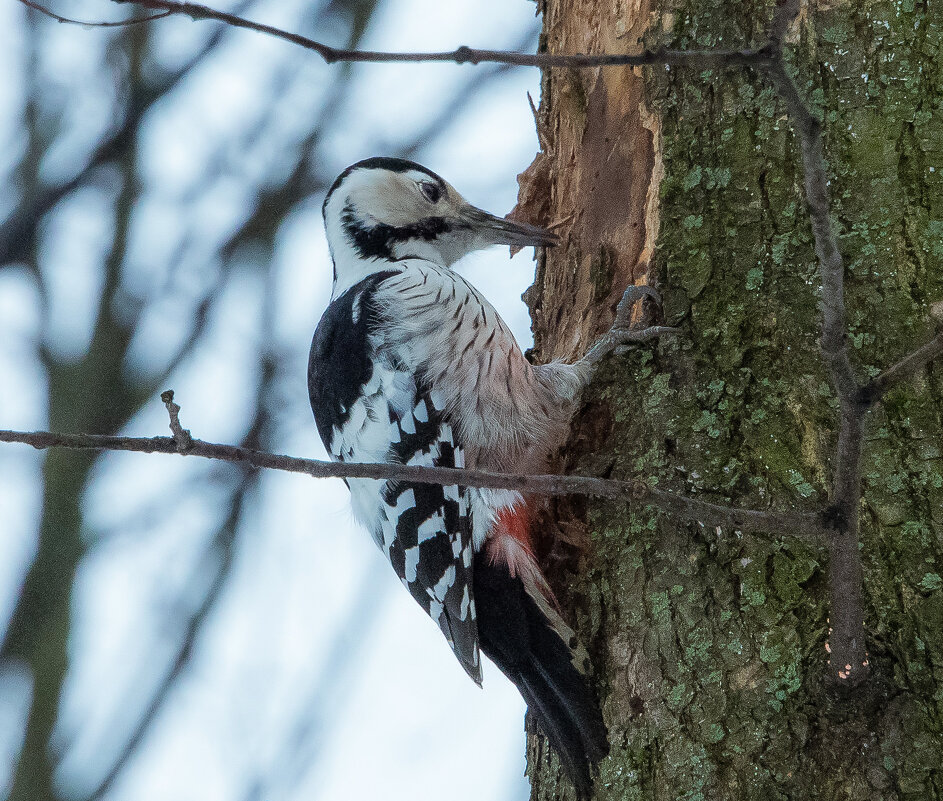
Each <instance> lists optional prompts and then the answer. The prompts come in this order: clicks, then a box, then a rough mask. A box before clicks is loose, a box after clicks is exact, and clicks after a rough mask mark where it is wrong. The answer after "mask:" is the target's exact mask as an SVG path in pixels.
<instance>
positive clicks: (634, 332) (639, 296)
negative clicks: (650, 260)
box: [582, 284, 681, 367]
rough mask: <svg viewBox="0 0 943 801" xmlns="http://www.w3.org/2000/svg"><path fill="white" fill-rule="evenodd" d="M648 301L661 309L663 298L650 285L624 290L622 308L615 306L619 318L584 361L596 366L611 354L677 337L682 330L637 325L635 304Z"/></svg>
mask: <svg viewBox="0 0 943 801" xmlns="http://www.w3.org/2000/svg"><path fill="white" fill-rule="evenodd" d="M645 298H650V299H651V300H653V301H654V302H655V303H657V304H658V305H659V306H660V305H661V295H659V294H658V293H657V292H656V291H655V290H654V289H652V288H651V287H650V286H638V285H636V284H631V285H630V286H629V287H628V289H626V290H625V293H624V294H623V295H622V300H620V301H619V305H618V306H617V307H616V319H615V320H613V322H612V327H611V328H610V329H609V331H607V332H606V334H604V335H603V336H602V337H601V338H600V340H599V341H598V342H597V343H596V344H595V345H593V347H592V348H590V350H589V353H587V354H586V355H585V356H584V357H583V359H582V361H583V362H585V363H587V364H589V365H590V366H591V367H595V366H596V364H598V363H599V362H600V361H601V360H602V359H604V358H605V357H606V356H608V355H609V354H610V353H614V354H616V355H621V354H623V353H625V352H626V351H628V350H630V349H631V348H632V346H634V345H637V344H639V343H640V342H648V341H649V340H652V339H657V338H658V337H660V336H662V335H663V334H677V333H678V332H680V330H681V329H680V328H672V327H671V326H667V325H652V326H648V327H646V328H641V327H639V326H638V325H636V324H634V323H633V322H632V313H633V311H634V309H635V304H637V303H639V302H641V301H643V300H644V299H645Z"/></svg>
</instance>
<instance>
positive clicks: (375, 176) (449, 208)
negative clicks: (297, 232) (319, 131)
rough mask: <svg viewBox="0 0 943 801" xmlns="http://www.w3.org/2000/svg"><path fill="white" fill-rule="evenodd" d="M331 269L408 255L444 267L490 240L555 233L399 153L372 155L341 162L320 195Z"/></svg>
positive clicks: (538, 240)
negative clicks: (503, 213) (478, 201)
mask: <svg viewBox="0 0 943 801" xmlns="http://www.w3.org/2000/svg"><path fill="white" fill-rule="evenodd" d="M323 212H324V225H325V228H326V229H327V241H328V245H329V246H330V248H331V255H332V257H333V258H334V263H335V269H339V268H341V267H342V266H343V264H344V263H347V262H348V261H349V260H350V259H355V260H358V261H361V262H362V261H365V260H366V261H370V260H381V261H382V260H385V261H392V260H395V259H402V258H406V257H409V256H415V257H418V258H422V259H427V260H429V261H433V262H435V263H436V264H440V265H442V266H444V267H448V266H450V265H451V264H453V263H454V262H456V261H458V260H459V259H460V258H462V256H464V255H466V254H467V253H471V252H472V251H475V250H480V249H481V248H485V247H488V246H489V245H514V246H517V247H525V246H527V245H552V244H553V243H554V242H556V240H557V237H556V236H555V235H554V234H552V233H550V232H549V231H547V230H545V229H543V228H538V227H536V226H533V225H527V224H526V223H519V222H513V221H511V220H506V219H504V218H503V217H497V216H495V215H494V214H489V213H488V212H486V211H483V210H482V209H479V208H476V207H475V206H472V205H471V204H470V203H468V202H467V201H466V200H465V199H464V198H463V197H462V196H461V195H460V194H459V193H458V192H457V191H456V190H455V188H454V187H453V186H452V185H451V184H449V183H447V182H446V181H443V180H442V179H441V178H440V177H439V176H438V175H436V174H435V173H434V172H432V171H431V170H427V169H426V168H425V167H423V166H422V165H420V164H416V163H415V162H412V161H406V160H405V159H394V158H382V157H378V158H371V159H366V160H365V161H359V162H357V163H356V164H354V165H352V166H350V167H348V168H347V169H346V170H344V171H343V172H342V173H341V174H340V175H339V176H338V177H337V180H336V181H334V184H333V186H331V188H330V190H329V191H328V193H327V197H325V199H324V208H323Z"/></svg>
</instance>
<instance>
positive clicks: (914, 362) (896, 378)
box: [858, 331, 943, 406]
mask: <svg viewBox="0 0 943 801" xmlns="http://www.w3.org/2000/svg"><path fill="white" fill-rule="evenodd" d="M939 356H943V331H940V333H939V334H937V335H936V336H935V337H934V338H933V339H931V340H930V341H929V342H928V343H927V344H926V345H924V346H923V347H921V348H917V350H915V351H914V352H913V353H910V354H908V355H907V356H904V358H903V359H901V360H900V361H899V362H897V363H896V364H893V365H891V366H890V367H888V368H887V369H886V370H885V371H884V372H883V373H881V374H880V375H879V376H878V377H877V378H874V379H872V380H871V381H869V382H868V383H867V384H865V385H864V386H863V387H861V390H860V391H859V393H858V402H859V403H860V404H861V405H863V406H873V405H874V404H875V403H877V402H878V401H879V400H880V399H881V398H883V397H884V395H885V394H886V393H887V391H888V390H889V389H893V388H894V387H895V386H897V385H898V384H899V383H901V382H902V381H904V380H906V379H908V378H910V377H911V376H912V375H914V374H915V373H916V372H917V371H918V370H920V369H921V368H922V367H926V366H927V365H928V364H929V363H930V362H932V361H933V360H934V359H936V358H937V357H939Z"/></svg>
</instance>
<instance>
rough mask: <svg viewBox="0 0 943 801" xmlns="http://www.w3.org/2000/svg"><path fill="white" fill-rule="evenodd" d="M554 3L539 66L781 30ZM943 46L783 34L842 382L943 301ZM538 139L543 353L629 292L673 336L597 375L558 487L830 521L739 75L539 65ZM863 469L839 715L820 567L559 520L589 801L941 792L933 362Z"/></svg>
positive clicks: (754, 109) (750, 15)
mask: <svg viewBox="0 0 943 801" xmlns="http://www.w3.org/2000/svg"><path fill="white" fill-rule="evenodd" d="M545 5H546V8H545V36H544V43H545V45H546V46H548V47H549V49H551V50H555V51H564V50H565V51H578V50H589V51H594V52H599V51H603V50H605V51H611V52H632V51H633V50H635V49H638V47H639V46H640V45H639V43H638V41H637V40H638V38H639V37H642V38H643V40H644V43H645V44H648V45H656V44H666V45H668V46H671V47H678V48H689V49H690V48H706V47H734V48H736V47H742V46H744V45H748V44H759V43H761V42H762V41H763V30H764V28H765V26H766V24H767V22H768V20H769V18H770V15H771V4H770V3H750V2H736V1H735V0H715V1H714V2H709V3H704V2H696V1H695V0H689V1H688V2H663V0H651V2H650V3H649V2H645V0H638V2H632V3H629V2H617V3H612V2H611V0H607V2H600V0H548V2H547V3H546V4H545ZM941 39H943V10H941V9H939V8H938V7H935V6H934V7H932V8H931V7H930V4H929V3H927V2H923V3H921V2H919V0H899V2H862V3H857V4H854V3H850V2H828V3H826V2H819V3H818V4H815V3H813V4H811V5H810V6H809V7H808V8H806V9H804V11H803V14H802V16H801V18H800V21H799V23H798V24H797V25H795V26H794V27H793V29H792V30H791V31H790V39H789V45H788V50H789V52H790V53H791V57H792V58H793V60H794V63H795V65H796V68H797V70H798V83H799V87H800V90H801V91H802V93H803V94H804V96H806V97H807V98H809V99H810V101H811V102H812V104H813V106H814V108H815V110H816V111H817V113H819V114H821V117H822V119H823V121H824V125H825V136H826V146H827V157H828V159H829V163H830V167H831V170H832V186H831V189H832V193H833V220H834V224H835V226H836V230H837V231H838V233H839V237H840V246H841V248H842V251H843V255H844V257H845V259H846V268H847V269H846V291H847V303H848V319H849V328H850V332H849V333H850V337H851V344H852V346H853V347H852V357H853V360H854V364H855V366H856V369H857V370H858V375H859V378H860V379H866V378H868V377H870V376H873V375H875V374H876V373H877V372H879V371H880V370H881V369H882V368H883V367H885V366H887V365H888V364H889V363H891V362H893V361H895V360H896V359H897V358H899V357H900V356H902V355H904V354H905V353H907V352H909V351H910V350H912V349H913V348H914V347H916V346H917V345H919V344H922V343H923V342H924V341H926V340H927V339H928V338H929V337H930V336H931V334H932V331H933V327H934V322H933V319H932V316H931V314H930V308H931V306H932V304H933V303H934V302H938V301H940V300H941V299H943V244H941V242H943V62H941V59H940V45H941ZM541 128H542V133H543V139H544V141H545V142H546V148H545V153H544V154H542V155H541V156H540V157H539V158H538V160H537V161H536V162H535V164H534V165H533V167H532V168H531V169H530V170H529V171H528V173H526V174H525V176H524V177H523V180H522V201H523V202H524V203H525V204H527V205H530V206H532V207H533V206H537V205H538V200H539V199H542V200H540V205H543V206H544V208H541V209H534V211H535V215H536V214H543V215H545V217H544V218H545V219H546V218H547V217H549V218H550V219H555V220H558V221H565V224H564V225H563V226H562V227H561V229H560V230H561V232H562V233H563V234H564V237H565V239H564V242H565V244H564V245H563V246H561V247H559V248H557V249H555V250H554V251H553V252H551V253H549V254H548V257H547V259H546V260H545V262H543V263H542V264H541V267H540V269H539V271H538V280H537V283H536V284H535V286H534V288H533V289H532V290H530V291H529V293H528V296H527V297H528V300H529V302H530V305H531V308H532V311H533V312H534V326H535V341H536V343H537V345H536V352H537V356H538V357H539V358H541V359H545V358H551V357H555V356H572V355H574V354H577V353H580V352H582V351H583V350H585V348H586V347H587V346H588V345H589V343H590V342H591V341H592V339H593V337H594V336H596V335H597V334H598V333H599V332H600V331H601V330H603V329H605V327H606V326H607V325H608V323H609V321H610V320H611V315H612V310H613V308H614V303H615V301H616V300H617V299H618V297H619V296H620V295H621V292H622V290H623V289H624V287H625V285H626V284H627V283H628V282H629V281H630V280H642V279H643V278H644V279H647V280H648V281H649V282H650V283H655V284H657V285H658V286H659V288H660V291H661V292H662V294H663V297H664V301H665V306H664V314H665V317H666V319H667V320H668V321H670V323H672V324H674V325H680V326H682V327H683V329H684V333H683V334H682V335H681V336H680V337H678V338H676V339H673V340H671V341H667V340H666V341H664V342H661V343H660V344H659V345H657V346H655V347H646V348H642V349H640V350H638V351H637V352H635V353H633V354H630V355H629V356H627V357H622V358H619V359H613V360H611V362H610V363H609V364H608V365H607V366H606V368H605V369H604V371H603V373H602V374H601V375H600V377H599V380H598V381H597V382H596V383H595V385H594V386H593V387H591V390H590V392H588V393H587V397H586V405H585V408H584V410H583V412H582V414H581V416H580V417H579V419H578V420H577V421H576V423H575V425H574V428H573V436H572V438H571V441H570V442H569V444H568V446H567V448H566V449H565V451H564V452H563V453H562V454H561V457H560V466H561V468H562V469H568V470H572V471H577V472H585V473H590V474H594V475H609V474H611V475H613V476H616V477H618V476H635V477H639V478H643V479H646V480H649V481H652V482H656V483H658V484H659V486H662V487H667V488H671V489H672V490H674V491H676V492H684V493H690V494H697V495H699V496H701V497H704V498H707V499H710V500H717V501H720V502H729V503H733V504H737V505H750V506H765V505H771V506H773V507H776V508H797V509H804V510H810V509H814V508H821V507H822V506H824V505H825V504H826V503H827V499H828V498H827V492H828V486H829V482H830V479H831V470H832V457H833V451H834V447H835V437H836V425H837V403H836V401H835V397H834V393H833V392H832V390H831V388H830V385H829V381H828V375H827V373H826V371H825V368H824V366H823V363H822V360H821V357H820V355H819V351H818V348H817V340H818V327H819V317H818V313H817V302H818V301H817V297H818V296H817V284H818V277H817V270H816V262H815V254H814V251H813V246H812V237H811V231H810V226H809V222H808V218H807V216H806V213H805V209H804V203H803V197H802V191H801V166H800V162H799V158H798V153H797V147H796V142H795V137H794V136H793V134H792V132H791V128H790V125H789V121H788V120H787V118H786V115H785V111H784V108H783V106H782V104H781V103H780V102H779V101H778V99H777V97H776V95H775V93H774V91H773V90H772V88H771V87H770V86H769V85H768V84H766V83H764V82H763V80H762V78H761V77H760V76H758V75H756V74H755V73H752V72H749V71H745V70H742V69H739V68H734V69H726V70H719V71H718V70H714V71H700V70H691V69H671V70H667V69H664V68H653V69H651V70H649V71H646V72H645V74H644V75H642V74H641V73H637V72H633V71H630V70H626V69H621V68H612V69H606V70H596V71H583V72H579V73H576V72H564V71H557V72H554V73H552V74H550V75H549V76H548V77H547V78H546V79H545V84H544V96H543V105H542V109H541ZM541 187H547V191H546V192H538V191H535V188H541ZM863 464H864V483H863V496H864V501H863V507H862V553H863V559H864V567H865V597H866V603H867V627H868V634H869V640H868V652H869V660H870V662H871V665H872V667H873V673H872V676H871V678H870V679H869V681H868V683H867V685H866V686H865V687H864V688H860V689H859V690H858V691H857V692H856V693H855V695H854V696H853V697H849V698H842V697H837V696H835V695H834V694H833V691H832V690H831V689H830V688H829V687H828V686H827V684H826V682H825V681H824V676H825V670H826V660H827V659H828V653H827V640H828V608H827V599H828V588H827V577H826V570H825V567H826V560H827V554H826V552H825V550H824V549H819V548H816V547H814V546H810V545H804V544H800V543H798V541H796V540H789V539H764V538H760V537H754V536H743V535H740V534H739V533H737V532H734V531H715V530H708V529H705V528H703V527H699V526H696V525H687V524H679V523H678V522H676V521H673V520H670V519H667V518H665V517H662V516H657V515H655V514H653V513H648V512H645V511H641V512H637V513H630V512H629V511H628V510H627V508H626V507H625V506H624V505H620V504H610V503H597V502H591V503H588V504H584V503H582V502H561V503H558V504H556V505H555V506H554V508H553V509H552V510H551V514H550V515H549V516H548V521H552V523H551V522H548V525H553V526H554V528H555V534H556V545H554V546H553V548H552V549H551V548H550V546H549V544H548V547H547V549H545V550H549V551H550V552H549V553H545V557H546V560H547V563H548V567H549V569H550V570H551V572H552V573H553V575H554V576H555V579H556V582H557V585H558V586H559V588H560V593H561V595H562V597H563V598H564V600H565V603H566V604H567V605H568V606H569V608H570V609H571V611H572V615H571V617H572V618H573V619H574V621H575V622H576V623H577V624H578V628H579V630H580V632H581V635H582V637H583V639H584V640H585V641H586V642H587V644H588V645H589V646H590V650H591V652H592V653H593V656H594V661H595V667H596V671H597V675H598V680H599V687H600V692H601V696H602V698H603V706H604V713H605V716H606V720H607V723H608V724H609V726H610V739H611V744H612V755H611V756H610V757H609V759H608V760H607V761H605V762H604V763H603V765H602V770H601V777H600V781H599V783H598V786H597V798H599V799H635V798H638V799H643V798H644V799H672V801H674V799H692V800H693V799H738V800H739V799H764V801H766V800H767V799H779V798H782V799H806V798H818V799H852V798H855V799H861V798H868V799H878V798H879V799H936V798H941V797H943V771H941V768H940V757H941V755H943V723H941V721H943V366H941V365H936V366H935V367H931V368H929V369H927V370H924V371H922V372H921V374H920V376H918V378H916V379H914V380H912V381H909V382H908V383H907V384H906V385H905V386H903V387H901V388H898V389H896V390H894V391H893V392H892V393H891V395H889V396H888V397H887V400H886V403H885V404H884V405H883V407H880V408H878V409H877V410H875V411H874V412H873V413H872V414H871V417H870V419H869V422H868V428H867V444H866V448H865V455H864V462H863ZM549 539H550V538H548V543H549ZM561 543H562V544H561ZM567 543H575V544H577V545H579V544H580V543H583V544H585V543H588V545H586V547H571V545H568V544H567ZM561 556H563V557H565V558H564V559H562V560H561V559H560V558H559V557H561ZM561 566H562V569H561ZM546 755H547V749H546V746H545V745H544V744H543V743H542V742H541V740H540V738H536V737H531V738H530V746H529V757H530V773H531V777H532V780H533V784H534V791H533V798H535V799H551V798H561V797H569V796H568V795H567V793H568V792H571V791H567V790H566V789H565V788H566V784H565V781H564V780H562V779H560V776H559V770H558V765H557V764H556V762H555V761H553V760H548V759H547V758H546Z"/></svg>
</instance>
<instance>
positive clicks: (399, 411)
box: [308, 272, 481, 683]
mask: <svg viewBox="0 0 943 801" xmlns="http://www.w3.org/2000/svg"><path fill="white" fill-rule="evenodd" d="M388 279H392V280H390V281H389V283H387V281H388ZM403 279H404V275H403V274H402V273H393V272H385V273H377V274H375V275H373V276H370V277H369V278H367V279H364V281H361V282H360V283H359V284H357V285H355V286H354V287H352V288H351V289H350V290H348V291H347V292H345V293H344V294H343V295H342V296H341V297H339V298H337V299H336V300H335V301H334V302H332V303H331V305H330V306H329V307H328V310H327V311H326V312H325V314H324V317H322V319H321V322H320V324H319V325H318V329H317V331H316V333H315V336H314V341H313V343H312V346H311V357H310V361H309V366H308V389H309V394H310V398H311V406H312V409H313V410H314V415H315V418H316V421H317V424H318V430H319V432H320V434H321V438H322V440H323V441H324V444H325V447H326V448H327V449H328V451H329V452H330V454H331V456H332V457H333V458H335V459H339V460H342V461H359V462H372V461H380V462H393V463H400V464H409V465H419V466H426V467H433V466H434V467H463V466H464V456H463V451H462V447H461V443H460V442H458V441H457V438H456V436H455V432H454V430H453V427H452V426H451V425H450V424H449V422H448V421H447V419H446V416H445V411H444V402H443V400H442V398H441V397H440V395H439V393H437V392H436V391H435V390H434V389H433V388H430V387H429V386H427V385H426V384H425V383H424V379H423V378H422V377H421V376H420V374H419V373H420V371H419V370H418V369H417V365H416V364H415V352H416V348H415V347H414V345H415V343H401V342H399V343H398V342H395V341H390V340H389V338H387V337H386V336H384V322H385V315H384V313H381V311H380V310H379V306H380V304H378V302H377V293H378V291H383V290H384V289H388V288H389V284H395V285H396V286H397V289H399V288H400V287H401V286H402V284H403ZM384 284H386V286H384ZM406 286H407V287H408V286H409V282H408V281H407V282H406ZM382 305H383V306H384V308H388V304H387V303H384V304H382ZM348 485H349V486H350V489H351V495H352V502H353V506H354V511H355V513H356V514H357V516H358V517H359V518H360V519H361V521H362V522H364V523H365V525H367V527H368V528H369V529H370V530H371V533H372V534H373V536H374V539H376V541H377V543H378V544H379V545H380V547H381V548H382V549H383V551H384V553H386V555H387V556H388V558H389V560H390V563H391V564H392V565H393V569H394V570H395V571H396V574H397V575H398V576H399V578H400V580H401V581H402V582H403V584H405V585H406V587H407V589H408V590H409V591H410V593H411V594H412V596H413V598H415V599H416V601H417V602H418V603H419V604H420V605H421V606H422V607H423V609H425V610H426V612H427V613H428V614H429V615H430V616H431V617H432V618H433V620H435V621H436V622H437V623H438V624H439V628H440V629H441V630H442V633H443V634H444V635H445V637H446V639H447V640H448V642H449V645H450V646H451V647H452V650H453V651H454V652H455V655H456V657H457V658H458V660H459V662H460V663H461V665H462V667H463V668H465V670H466V672H467V673H468V674H469V675H470V676H471V677H472V678H473V679H474V680H475V681H476V682H479V683H480V682H481V660H480V656H479V646H478V629H477V624H476V618H475V603H474V596H473V572H472V558H473V548H472V520H471V509H470V503H469V498H468V493H467V491H466V490H465V488H464V487H455V486H441V485H437V484H423V483H419V482H412V481H393V480H390V481H386V482H376V481H370V480H366V479H350V480H349V481H348Z"/></svg>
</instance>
